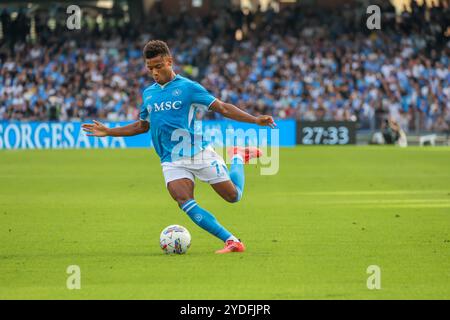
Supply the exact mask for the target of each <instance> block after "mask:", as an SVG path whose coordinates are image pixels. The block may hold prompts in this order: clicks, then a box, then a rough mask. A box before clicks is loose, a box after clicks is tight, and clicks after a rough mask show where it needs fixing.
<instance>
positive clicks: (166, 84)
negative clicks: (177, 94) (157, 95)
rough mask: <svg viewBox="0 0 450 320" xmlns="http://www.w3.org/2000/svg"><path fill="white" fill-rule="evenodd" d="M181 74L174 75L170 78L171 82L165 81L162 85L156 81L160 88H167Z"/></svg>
mask: <svg viewBox="0 0 450 320" xmlns="http://www.w3.org/2000/svg"><path fill="white" fill-rule="evenodd" d="M179 77H180V75H179V74H177V75H176V76H175V77H173V79H172V80H170V81H169V82H166V83H164V84H163V85H160V84H159V83H156V84H157V85H158V86H159V87H160V89H165V88H166V87H167V86H168V85H169V84H171V83H172V82H174V81H175V80H177V79H179Z"/></svg>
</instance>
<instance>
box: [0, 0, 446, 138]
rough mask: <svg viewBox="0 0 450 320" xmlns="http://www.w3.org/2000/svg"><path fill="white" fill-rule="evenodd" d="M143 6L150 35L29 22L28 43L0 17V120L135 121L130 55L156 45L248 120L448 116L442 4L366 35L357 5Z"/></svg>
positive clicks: (426, 123) (390, 15) (142, 82)
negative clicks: (197, 10)
mask: <svg viewBox="0 0 450 320" xmlns="http://www.w3.org/2000/svg"><path fill="white" fill-rule="evenodd" d="M441 2H442V1H441ZM154 10H156V12H154V13H153V14H152V17H153V18H152V19H153V21H152V25H151V28H150V27H149V26H138V27H133V26H132V25H119V24H116V26H108V28H105V29H104V30H103V31H102V32H100V31H99V30H98V28H93V29H92V30H90V31H89V30H85V29H83V30H82V31H81V32H75V31H67V30H66V29H65V28H62V27H61V28H56V29H55V30H50V29H49V28H48V27H47V26H46V25H45V24H44V23H40V19H36V24H37V27H36V29H37V30H39V32H38V38H37V40H36V41H35V42H33V41H25V38H24V30H25V33H26V30H29V23H30V22H29V17H26V16H25V15H24V13H19V15H18V17H17V18H16V19H15V20H14V21H10V18H9V17H8V15H7V14H6V15H5V12H3V13H2V15H1V16H0V17H1V21H2V23H4V30H8V31H7V36H6V37H5V39H4V40H3V42H2V46H1V49H0V51H1V52H2V53H0V59H1V64H0V97H1V100H0V119H4V120H21V121H24V120H55V121H56V120H61V121H62V120H64V121H73V120H83V121H85V120H86V119H90V118H101V119H106V120H111V121H114V120H132V119H135V118H136V117H137V114H138V109H139V106H140V104H141V92H142V90H143V88H144V87H145V86H147V85H149V81H150V80H149V77H148V76H147V74H146V71H145V69H144V65H143V61H142V56H141V54H142V53H141V52H142V51H141V50H142V47H143V44H144V43H145V42H147V41H148V40H149V39H151V38H161V39H163V40H168V43H169V46H170V47H172V48H173V55H174V57H175V60H176V62H177V70H176V71H177V72H180V73H183V74H185V75H186V76H188V77H191V78H194V79H196V80H198V81H200V82H202V84H203V85H204V86H205V87H207V88H208V89H209V90H211V91H212V92H213V93H214V94H215V95H216V96H217V97H219V98H222V99H223V100H227V101H230V102H232V103H234V104H236V105H238V106H240V107H242V108H244V109H247V110H248V111H249V112H251V113H254V114H256V115H258V114H262V113H270V114H272V115H274V116H275V117H277V118H296V119H300V120H301V119H303V120H310V121H311V120H333V119H334V120H351V121H354V120H356V121H358V123H359V126H360V127H361V128H371V129H379V128H381V125H382V123H383V120H384V119H386V118H387V117H391V118H392V119H393V120H394V121H395V122H396V123H398V124H399V126H400V127H401V128H402V130H404V131H406V132H407V131H409V130H438V129H440V128H443V127H444V123H446V122H447V123H448V121H449V120H450V116H449V114H450V99H449V98H450V72H449V58H448V56H449V54H448V53H449V50H450V42H449V41H448V38H447V37H446V36H445V35H444V34H445V32H446V30H447V28H448V21H449V14H450V12H449V5H448V1H447V2H446V5H444V2H442V3H441V4H440V7H437V8H436V7H435V8H431V9H426V8H425V6H419V5H418V4H417V3H413V5H412V11H411V12H403V13H402V15H401V19H400V20H399V21H397V17H396V16H395V14H394V10H393V8H392V7H391V6H386V7H385V8H383V12H386V13H387V14H386V15H383V21H382V25H383V28H382V30H379V31H376V32H370V30H367V28H365V19H366V15H365V12H364V10H361V8H360V7H354V8H352V7H346V8H345V10H342V11H340V12H336V11H332V10H326V9H324V10H321V11H318V10H317V9H315V8H310V7H305V6H301V5H298V6H295V7H288V8H287V9H284V10H281V11H280V12H279V13H275V12H274V11H273V10H269V11H267V12H261V11H257V12H255V13H251V14H249V15H247V16H246V15H244V14H243V13H242V11H240V10H230V11H224V12H220V13H218V12H211V13H209V14H208V15H207V16H205V17H190V18H189V19H186V16H185V15H179V16H173V17H169V18H168V19H163V15H162V14H160V13H159V14H158V12H157V10H159V9H158V7H157V6H156V7H155V8H154ZM43 21H44V20H43ZM5 26H6V27H5ZM13 26H15V27H13ZM5 28H6V29H5ZM12 28H14V30H12ZM9 30H11V31H9ZM237 33H241V34H242V40H240V41H238V40H236V38H235V35H236V34H237ZM206 117H217V115H216V114H212V113H211V114H209V113H208V114H206ZM438 123H439V124H438ZM447 125H448V124H447Z"/></svg>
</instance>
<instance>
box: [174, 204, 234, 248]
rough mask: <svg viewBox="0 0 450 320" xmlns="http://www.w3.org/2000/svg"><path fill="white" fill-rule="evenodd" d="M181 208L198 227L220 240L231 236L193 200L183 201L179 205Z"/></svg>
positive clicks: (225, 239)
mask: <svg viewBox="0 0 450 320" xmlns="http://www.w3.org/2000/svg"><path fill="white" fill-rule="evenodd" d="M181 209H182V210H183V211H184V212H186V213H187V215H188V216H189V217H190V218H191V219H192V221H194V222H195V224H197V225H198V226H199V227H200V228H202V229H204V230H206V231H208V232H209V233H210V234H212V235H213V236H215V237H217V238H219V239H220V240H222V241H224V242H225V241H227V240H228V239H230V238H231V237H233V236H232V234H231V233H230V232H229V231H228V230H227V229H225V228H224V227H223V226H222V225H221V224H220V223H219V222H218V221H217V219H216V218H215V217H214V216H213V215H212V214H211V213H209V212H208V211H206V210H205V209H203V208H201V207H200V206H199V205H198V204H197V202H196V201H195V200H193V199H192V200H189V201H187V202H185V203H184V204H183V205H181ZM233 238H234V237H233Z"/></svg>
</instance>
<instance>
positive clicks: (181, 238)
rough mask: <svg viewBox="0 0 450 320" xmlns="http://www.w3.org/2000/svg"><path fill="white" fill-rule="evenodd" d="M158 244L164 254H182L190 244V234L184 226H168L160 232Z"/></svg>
mask: <svg viewBox="0 0 450 320" xmlns="http://www.w3.org/2000/svg"><path fill="white" fill-rule="evenodd" d="M159 245H160V246H161V249H162V250H163V251H164V253H166V254H184V253H186V252H187V250H188V249H189V247H190V246H191V234H190V233H189V231H188V230H187V229H186V228H185V227H182V226H179V225H171V226H168V227H167V228H165V229H164V230H163V231H162V232H161V235H160V237H159Z"/></svg>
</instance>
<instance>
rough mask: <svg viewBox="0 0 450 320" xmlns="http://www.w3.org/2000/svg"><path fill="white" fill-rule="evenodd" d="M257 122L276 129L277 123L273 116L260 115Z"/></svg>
mask: <svg viewBox="0 0 450 320" xmlns="http://www.w3.org/2000/svg"><path fill="white" fill-rule="evenodd" d="M256 124H258V125H260V126H269V127H271V128H272V129H274V128H275V127H276V126H277V124H276V123H275V121H273V118H272V117H271V116H259V117H257V118H256Z"/></svg>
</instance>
